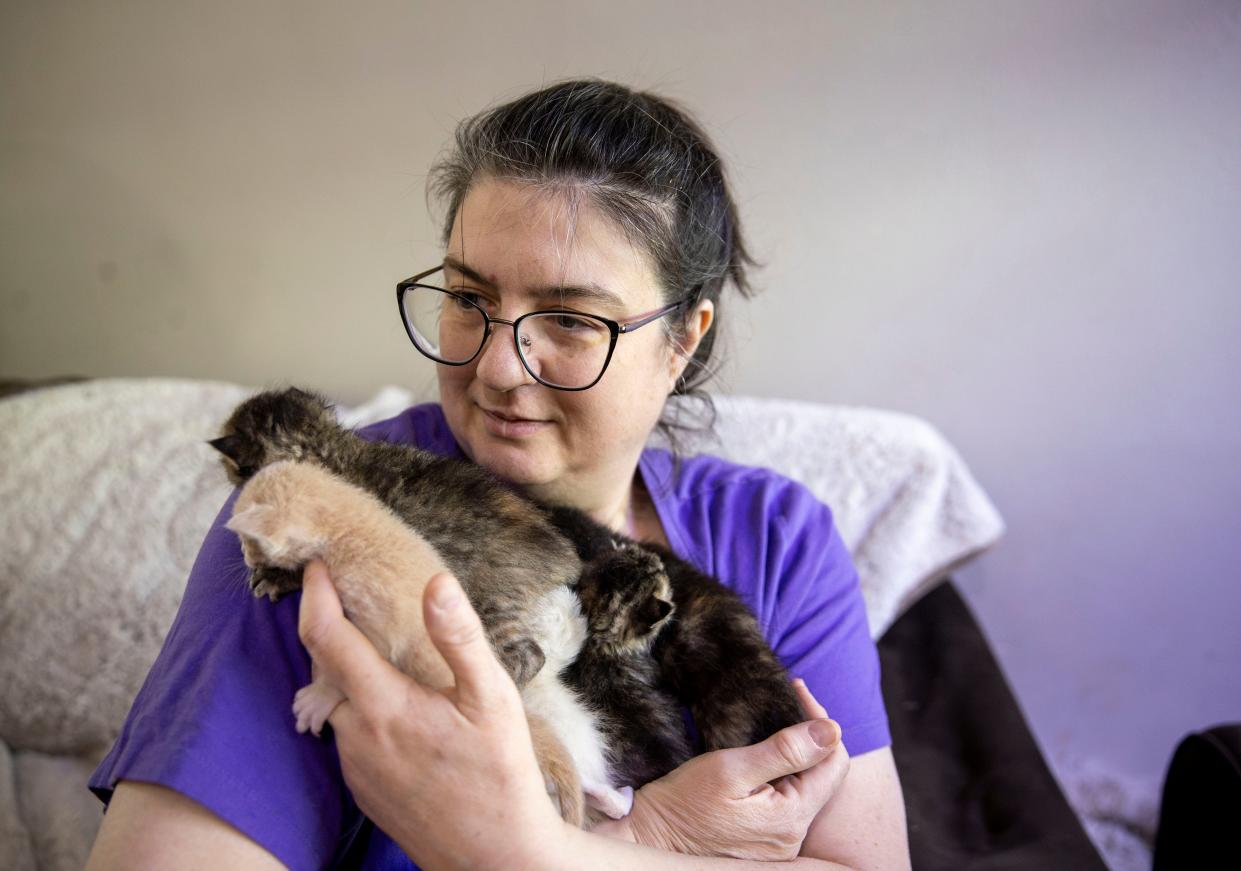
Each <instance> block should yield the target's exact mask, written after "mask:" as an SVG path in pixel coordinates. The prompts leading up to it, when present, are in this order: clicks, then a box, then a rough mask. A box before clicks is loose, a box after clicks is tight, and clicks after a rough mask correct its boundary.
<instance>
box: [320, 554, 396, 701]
mask: <svg viewBox="0 0 1241 871" xmlns="http://www.w3.org/2000/svg"><path fill="white" fill-rule="evenodd" d="M297 634H298V637H300V638H301V639H302V644H304V645H305V646H306V650H307V652H308V653H309V654H310V658H311V659H312V660H313V661H314V665H315V666H317V667H318V668H319V669H320V670H321V671H322V672H323V674H324V675H325V676H326V677H327V679H328V681H329V682H331V683H332V684H333V685H334V686H336V687H337V689H339V690H340V691H341V692H343V693H344V694H345V696H346V697H348V698H349V699H351V700H352V701H353V702H355V703H356V704H359V705H361V706H363V707H365V708H368V709H372V710H383V709H384V708H385V707H387V705H388V704H389V703H390V702H391V700H392V698H393V697H394V694H393V693H392V690H391V681H392V679H393V678H397V679H400V678H401V677H402V675H401V673H400V672H399V671H398V670H397V669H396V668H395V667H394V666H393V665H392V664H391V663H389V662H388V661H387V660H386V659H384V658H383V657H382V656H381V655H380V654H379V651H378V650H376V649H375V646H374V645H373V644H371V642H370V640H369V639H367V637H366V636H365V635H363V634H362V631H361V630H360V629H358V627H356V626H354V625H353V624H352V623H350V622H349V620H348V618H346V617H345V613H344V609H343V608H342V607H341V603H340V597H339V596H338V595H337V593H336V587H335V586H333V585H332V579H331V577H330V576H329V575H328V569H327V566H326V565H325V564H324V563H323V561H322V560H317V559H316V560H311V561H310V562H308V563H307V564H306V567H305V568H304V569H303V570H302V601H301V604H300V606H299V609H298V614H297Z"/></svg>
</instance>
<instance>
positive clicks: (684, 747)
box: [548, 506, 804, 784]
mask: <svg viewBox="0 0 1241 871" xmlns="http://www.w3.org/2000/svg"><path fill="white" fill-rule="evenodd" d="M548 511H549V513H550V516H551V517H552V520H553V522H554V523H555V524H556V526H557V527H559V528H560V529H561V530H562V531H563V532H564V533H565V535H567V536H568V537H569V538H570V539H571V540H572V541H573V542H574V544H575V545H576V547H577V550H578V554H579V555H580V556H581V557H582V560H583V562H584V564H585V565H584V569H583V572H582V577H581V579H580V581H579V582H578V586H577V594H578V598H579V599H580V600H581V602H582V611H583V613H584V614H585V615H586V618H587V636H586V642H585V644H583V646H582V652H581V653H580V654H579V655H578V658H577V660H576V661H575V662H574V663H573V664H572V665H570V666H569V667H568V668H567V669H565V671H564V672H563V675H562V676H563V677H564V679H565V680H566V682H567V683H568V684H569V685H570V686H572V687H575V688H576V689H577V690H578V691H579V692H580V693H581V694H582V696H583V698H584V699H585V700H586V702H587V704H589V705H591V706H592V707H594V708H595V709H596V710H598V711H599V712H600V713H601V714H602V715H603V721H604V722H605V723H606V722H608V721H609V720H615V721H617V722H620V723H623V724H624V725H623V726H622V728H620V729H615V730H607V734H608V739H609V741H610V744H611V749H612V751H613V754H614V757H613V758H614V764H613V771H614V773H615V775H616V777H617V779H618V782H620V783H633V784H641V783H647V782H648V781H650V780H653V779H655V778H657V777H660V776H662V775H664V774H666V773H667V772H668V771H671V770H672V769H673V768H676V767H677V766H678V765H680V764H681V763H683V762H685V761H686V760H687V759H689V758H690V757H691V756H692V755H693V750H692V749H691V747H690V746H689V742H688V740H687V738H686V735H685V727H684V724H683V721H682V715H681V705H682V704H684V705H685V706H686V707H688V708H689V710H690V712H691V713H692V714H693V717H694V724H695V726H696V728H697V730H698V733H699V735H700V736H701V738H702V742H703V747H704V749H705V750H708V751H709V750H721V749H724V748H727V747H741V746H744V745H747V744H753V743H755V742H757V741H761V740H763V739H764V738H767V737H768V736H770V735H772V734H774V733H775V732H777V731H779V730H780V729H783V728H784V727H785V726H789V725H792V724H793V723H797V722H800V721H801V720H802V719H804V714H803V713H802V710H801V704H800V703H799V702H798V700H797V698H796V695H795V694H794V692H793V690H792V687H791V685H790V683H789V676H788V673H787V672H786V671H785V669H784V666H783V664H781V662H780V661H779V659H777V658H776V655H775V654H774V653H773V652H772V651H771V648H770V647H769V646H768V645H767V641H766V639H765V638H764V637H763V634H762V630H761V629H760V628H759V626H758V621H757V620H755V618H754V615H753V613H751V611H750V610H749V608H747V607H746V605H745V603H744V602H742V601H741V599H740V598H739V597H738V596H737V595H736V594H735V593H733V592H732V590H729V589H728V588H727V587H725V586H724V585H723V584H721V583H720V582H719V581H718V580H716V579H715V578H712V577H709V576H707V575H704V574H703V573H702V572H700V571H698V570H697V569H696V568H694V567H693V566H692V565H690V564H689V563H687V562H685V561H684V560H682V559H680V558H679V557H677V556H676V555H675V554H673V553H672V552H671V551H669V550H668V549H666V548H663V547H659V546H657V545H653V544H642V545H640V546H635V545H637V543H636V542H633V541H631V540H630V539H626V538H624V537H623V536H618V535H617V534H616V533H614V532H613V531H612V530H610V529H608V528H607V527H604V526H602V525H601V524H599V523H596V522H595V521H594V520H593V519H592V518H590V517H588V516H586V515H585V514H583V513H582V512H580V511H576V510H574V509H570V508H563V507H558V506H550V507H549V508H548ZM669 591H670V592H671V601H672V605H671V606H669V604H668V601H667V599H668V598H669V597H668V592H669ZM633 724H640V727H639V728H633Z"/></svg>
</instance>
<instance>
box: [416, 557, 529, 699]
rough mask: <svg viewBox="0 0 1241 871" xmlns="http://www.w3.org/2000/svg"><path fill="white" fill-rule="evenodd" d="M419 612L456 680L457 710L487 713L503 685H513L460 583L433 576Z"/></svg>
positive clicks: (441, 574) (442, 576) (447, 575)
mask: <svg viewBox="0 0 1241 871" xmlns="http://www.w3.org/2000/svg"><path fill="white" fill-rule="evenodd" d="M422 611H423V618H424V619H425V620H426V624H427V635H429V636H430V637H431V643H432V644H434V645H435V648H436V650H438V651H439V652H440V655H441V656H443V657H444V661H445V662H447V663H448V667H449V668H450V669H451V670H452V673H453V677H455V678H456V683H457V707H458V708H460V709H461V710H462V711H463V712H464V713H467V714H468V713H470V712H471V709H472V710H473V711H474V712H479V713H481V712H482V711H485V710H487V709H488V708H489V707H491V705H492V703H493V702H494V701H495V699H496V697H497V695H498V694H501V693H503V692H504V690H505V686H504V685H505V682H507V683H508V685H509V687H512V686H513V684H512V681H511V679H509V677H508V673H507V672H505V671H504V668H503V666H501V665H500V663H499V661H498V660H497V659H496V657H495V653H494V652H492V650H491V645H490V644H489V643H488V642H487V635H486V633H484V632H483V624H482V622H481V621H480V620H479V619H478V614H477V613H475V611H474V608H473V607H471V605H470V602H469V599H467V598H466V596H465V592H464V591H463V590H462V589H461V584H460V583H458V582H457V579H456V578H454V577H453V576H452V575H450V574H448V573H447V572H440V573H439V574H437V575H434V576H433V577H432V578H431V580H430V581H428V582H427V588H426V591H425V592H424V593H423V598H422ZM514 691H515V688H514Z"/></svg>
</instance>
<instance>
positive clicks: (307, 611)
mask: <svg viewBox="0 0 1241 871" xmlns="http://www.w3.org/2000/svg"><path fill="white" fill-rule="evenodd" d="M304 580H305V591H304V593H303V597H302V613H301V616H302V619H301V624H300V631H301V636H302V639H303V641H304V643H305V644H306V647H307V649H308V650H309V651H310V654H311V656H312V657H313V658H314V660H315V662H316V663H317V664H318V665H319V667H321V668H322V669H323V670H324V672H325V673H326V674H327V675H328V677H329V678H330V679H331V680H332V682H333V683H334V684H336V685H337V686H338V687H340V688H341V689H342V691H343V692H344V693H345V695H346V696H347V700H346V701H344V702H342V703H341V704H340V706H339V707H338V708H337V709H336V710H335V711H334V712H333V713H332V716H331V718H330V721H331V723H332V726H333V729H334V731H335V735H336V741H337V747H338V749H339V752H340V757H341V762H342V768H343V771H344V775H345V780H346V782H347V783H348V784H349V786H350V788H351V789H352V790H353V793H354V797H355V798H356V800H357V802H358V805H359V807H361V808H362V810H363V811H364V812H365V813H366V814H367V815H368V816H370V817H371V819H373V820H374V821H375V823H376V824H377V825H378V826H379V827H380V828H381V829H383V830H384V831H385V832H386V833H387V834H388V835H390V836H391V837H392V838H393V840H394V841H396V842H397V843H398V844H399V845H400V846H401V847H402V848H403V849H404V850H405V851H406V852H407V853H408V854H409V855H410V856H411V857H412V858H413V859H414V860H415V861H416V862H418V863H419V865H421V866H423V867H425V868H429V869H437V868H455V867H464V866H474V867H478V866H488V867H490V866H501V865H504V866H508V867H540V868H542V867H565V868H578V867H582V866H583V864H587V865H591V866H593V865H596V864H599V865H602V864H604V863H607V864H608V865H609V866H616V867H626V866H633V867H643V868H646V867H656V868H717V867H718V868H743V867H754V868H758V867H761V863H759V862H754V863H750V862H745V861H738V860H735V859H721V858H713V857H704V856H689V855H681V854H679V853H668V852H664V851H663V850H661V849H655V848H653V847H651V846H646V845H643V844H641V843H632V842H627V841H625V840H621V839H619V838H611V837H607V836H605V835H602V834H599V833H588V832H582V831H581V830H578V829H575V828H572V827H570V826H568V825H567V824H565V823H563V822H562V821H561V820H560V818H559V817H558V816H557V815H556V814H555V812H554V810H553V809H552V805H551V802H550V801H548V799H547V796H546V793H545V791H544V788H543V782H542V777H541V775H540V774H539V772H538V768H537V765H536V764H535V761H534V754H533V751H532V749H531V745H530V738H529V734H528V732H527V730H526V727H525V717H524V714H523V712H522V708H521V699H520V696H519V694H518V693H517V689H516V687H515V686H513V683H512V681H511V680H509V679H508V676H507V674H505V672H504V670H503V668H502V667H501V666H500V665H499V663H498V662H497V661H496V659H495V657H494V655H493V654H492V653H491V650H490V648H489V647H488V646H487V643H486V640H485V638H484V636H483V632H482V627H481V625H480V624H479V622H478V617H477V615H475V614H474V612H473V610H472V609H471V608H470V607H469V605H468V602H467V601H466V600H465V597H464V595H463V594H462V593H461V591H460V587H459V585H457V583H456V582H455V581H454V580H453V579H451V578H450V577H449V576H447V575H441V576H438V577H437V578H435V579H433V580H432V581H431V583H430V584H429V585H428V588H427V595H426V603H425V609H424V610H425V616H426V623H427V630H428V634H429V635H430V637H431V639H432V641H433V642H434V643H435V644H436V646H437V647H438V649H439V650H440V652H441V653H442V654H443V656H444V658H445V660H446V661H447V662H448V664H449V666H450V667H451V668H452V670H453V673H454V675H455V676H456V678H457V685H456V687H455V688H454V689H452V690H449V691H446V692H434V691H430V690H427V689H425V688H423V687H421V686H419V685H418V684H417V683H415V682H413V681H411V680H410V679H409V678H407V677H406V676H405V675H403V674H401V673H400V672H399V671H397V670H396V669H395V668H393V667H392V666H391V665H390V664H389V663H388V662H386V661H385V660H383V659H382V657H380V656H379V654H378V653H377V652H376V651H375V649H374V648H373V647H372V646H371V645H370V643H369V642H367V641H366V639H365V638H364V637H363V636H362V635H361V633H360V632H359V631H358V630H357V629H356V628H355V627H354V626H353V625H352V624H350V623H349V622H348V621H347V620H345V619H344V616H343V614H342V612H341V607H340V602H339V599H338V598H337V597H336V595H335V591H334V589H333V588H332V586H331V581H330V579H329V578H328V576H327V571H326V568H325V567H324V566H323V564H322V563H318V562H312V563H310V564H309V565H308V566H307V568H306V570H305V572H304ZM448 600H452V601H451V602H449V601H448ZM814 726H815V724H811V723H803V724H799V725H798V726H793V727H790V728H789V729H786V730H784V731H783V732H781V733H779V734H778V735H777V736H773V738H771V739H768V741H766V742H762V743H761V744H758V745H755V746H754V747H748V748H737V749H736V750H725V751H717V752H716V753H712V754H706V755H705V756H701V757H697V758H696V759H694V760H691V761H690V762H689V763H687V764H686V765H685V766H682V767H681V768H680V769H677V771H675V772H673V773H672V775H669V778H665V779H664V781H666V782H663V783H662V785H661V786H656V787H655V789H654V792H653V793H648V795H650V796H651V797H650V798H649V799H648V798H647V797H643V796H642V792H641V791H640V792H639V800H638V802H639V804H635V808H638V807H639V805H642V804H645V805H649V806H650V807H659V808H660V809H661V814H662V815H663V816H664V819H665V822H666V823H667V824H668V825H667V827H666V828H665V829H664V831H672V832H679V835H678V837H681V838H683V839H685V843H686V844H688V843H689V842H692V841H693V840H694V838H696V837H705V838H707V839H708V842H709V843H712V845H713V846H720V845H717V844H715V843H714V842H713V841H710V839H711V838H713V837H714V835H715V834H716V833H718V834H719V836H720V838H721V844H722V845H723V846H725V848H727V843H726V842H728V839H729V838H730V837H732V836H734V835H735V833H736V830H737V829H738V828H742V829H745V830H748V831H752V832H757V833H758V834H759V835H762V833H764V832H768V831H769V832H776V831H778V830H781V828H782V827H784V828H789V827H790V825H791V824H790V822H789V821H790V820H791V819H800V820H801V822H800V823H797V824H796V825H795V826H792V827H793V828H797V829H798V830H797V831H796V832H795V833H794V835H793V840H792V843H793V845H794V846H793V847H792V849H791V851H789V852H788V853H787V855H789V856H791V855H793V854H795V853H796V845H797V844H800V843H801V841H802V838H803V836H804V835H805V834H806V827H807V826H808V825H809V824H810V821H811V820H812V819H813V818H814V816H815V814H816V813H818V812H819V810H820V808H822V807H823V805H824V802H825V801H827V799H828V796H829V795H830V794H831V791H832V790H833V789H834V788H835V786H836V784H837V783H839V780H840V776H841V769H842V761H843V762H844V764H845V765H847V756H846V755H845V754H844V750H843V747H842V746H840V745H839V744H836V745H835V747H836V748H837V749H838V750H839V753H836V754H834V753H833V748H832V747H831V746H828V747H823V746H820V745H818V744H816V743H815V742H814V741H813V740H812V738H811V734H812V728H813V727H814ZM832 728H835V727H834V724H833V726H832ZM837 734H838V731H837ZM828 743H829V745H830V742H828ZM833 755H834V756H835V759H834V760H833V758H832V757H833ZM764 757H766V758H764ZM429 762H430V763H431V764H428V763H429ZM816 763H817V764H816ZM798 772H800V773H798ZM782 775H789V776H787V777H784V778H783V779H779V780H778V781H777V786H776V787H772V786H768V785H766V783H767V781H768V780H777V779H778V778H781V776H782ZM660 783H661V782H660V781H657V782H656V784H660ZM670 784H671V785H670ZM650 786H652V785H648V787H650ZM725 786H727V788H725ZM644 789H645V788H644ZM864 792H865V791H864V790H863V791H857V790H855V793H856V794H857V795H859V796H861V795H863V793H864ZM678 808H680V809H681V810H685V809H693V810H694V811H695V815H696V819H697V821H698V826H699V829H698V830H697V831H688V832H687V831H684V828H685V826H686V821H685V820H684V819H679V818H676V817H675V815H673V811H675V810H676V809H678ZM635 819H637V817H635ZM740 822H745V823H746V825H745V826H740V827H739V826H738V823H740ZM798 827H799V828H798ZM634 834H635V837H637V838H638V840H641V837H642V836H641V833H638V832H635V833H634ZM748 840H751V839H747V838H743V839H742V842H741V844H740V845H739V847H738V849H739V850H742V851H744V849H746V847H747V841H748ZM777 841H778V846H779V847H780V848H781V849H784V850H788V849H789V843H788V836H787V835H782V836H781V837H780V838H778V839H777ZM661 846H662V845H661ZM827 846H828V848H832V849H834V843H832V842H829V843H828V845H827ZM829 855H831V854H830V853H829ZM884 855H886V853H885V854H884ZM792 864H794V865H797V866H804V867H808V868H809V867H819V868H833V867H835V868H839V867H847V866H843V865H839V864H836V865H833V864H830V863H826V862H822V861H819V860H815V859H810V858H801V859H797V860H795V861H794V862H793V863H792Z"/></svg>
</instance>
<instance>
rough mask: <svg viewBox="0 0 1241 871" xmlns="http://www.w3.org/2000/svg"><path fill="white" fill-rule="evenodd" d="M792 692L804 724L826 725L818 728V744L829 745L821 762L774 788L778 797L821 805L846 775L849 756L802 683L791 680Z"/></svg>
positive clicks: (835, 725)
mask: <svg viewBox="0 0 1241 871" xmlns="http://www.w3.org/2000/svg"><path fill="white" fill-rule="evenodd" d="M793 688H794V690H795V691H796V692H797V699H798V701H799V702H801V707H802V711H803V712H805V714H806V718H807V720H811V721H818V722H820V723H826V724H828V725H827V726H821V727H818V728H820V729H821V730H822V731H821V732H820V740H822V741H825V742H827V743H828V744H830V745H831V749H830V750H829V752H828V755H827V757H826V758H825V759H823V760H822V761H821V762H819V763H818V764H816V765H814V766H813V767H811V768H810V769H808V770H806V771H804V772H801V773H800V774H796V775H792V776H790V777H786V778H783V779H781V780H780V781H779V782H778V783H776V784H775V788H776V791H777V792H779V793H781V794H782V795H785V796H789V797H792V796H798V797H804V798H807V799H808V800H811V801H815V802H818V803H820V804H821V803H822V802H825V801H826V800H827V799H828V798H830V797H831V796H832V794H833V793H834V792H835V791H836V787H838V786H839V785H840V783H841V781H842V780H844V777H845V774H847V773H848V771H849V753H848V751H846V750H845V747H844V743H843V742H842V741H841V730H840V725H839V724H838V723H836V722H835V721H833V720H830V719H828V716H827V711H826V710H825V709H824V707H823V706H822V705H820V704H819V701H818V699H816V698H815V697H814V695H813V694H812V693H811V692H810V688H809V687H807V686H806V682H805V681H804V680H802V679H801V678H795V679H794V680H793Z"/></svg>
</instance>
